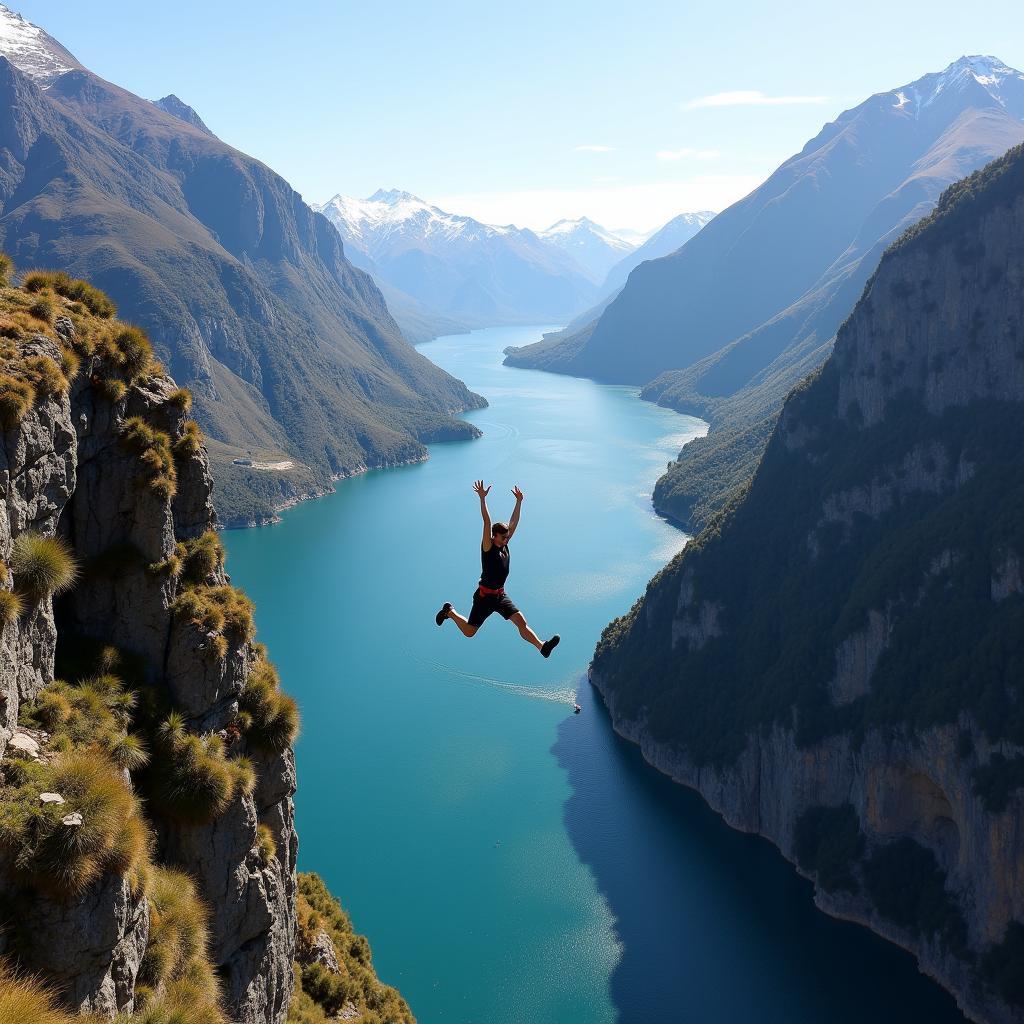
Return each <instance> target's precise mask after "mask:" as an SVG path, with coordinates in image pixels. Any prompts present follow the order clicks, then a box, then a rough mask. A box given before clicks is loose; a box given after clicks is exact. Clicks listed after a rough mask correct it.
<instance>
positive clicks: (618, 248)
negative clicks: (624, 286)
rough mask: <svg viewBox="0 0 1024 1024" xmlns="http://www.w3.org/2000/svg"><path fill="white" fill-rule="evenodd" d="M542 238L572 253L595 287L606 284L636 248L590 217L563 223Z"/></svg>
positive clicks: (541, 233)
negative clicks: (613, 268) (602, 283)
mask: <svg viewBox="0 0 1024 1024" xmlns="http://www.w3.org/2000/svg"><path fill="white" fill-rule="evenodd" d="M538 235H539V237H540V238H542V239H543V240H544V241H545V242H547V243H548V244H549V245H553V246H556V247H557V248H559V249H561V250H562V251H563V252H566V253H568V254H569V255H570V256H571V257H572V258H573V259H574V260H575V261H576V262H577V263H578V264H579V265H580V266H581V267H582V268H583V269H584V270H585V271H586V272H587V274H588V276H589V277H590V278H591V280H593V281H594V283H595V284H600V283H601V282H602V281H604V279H605V277H606V276H607V275H608V271H609V270H611V268H612V267H613V266H615V264H616V263H617V262H618V261H619V260H621V259H622V258H623V256H625V255H626V254H628V253H631V252H633V250H634V249H635V248H636V246H635V245H633V244H632V243H631V242H627V241H625V240H624V239H622V238H618V237H617V236H616V235H614V234H613V233H612V232H611V231H609V230H608V229H607V228H603V227H601V225H600V224H595V223H594V222H593V221H592V220H590V218H589V217H580V218H579V219H578V220H560V221H558V222H557V223H555V224H552V225H551V227H549V228H547V229H545V230H544V231H541V232H539V233H538Z"/></svg>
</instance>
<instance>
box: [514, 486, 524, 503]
mask: <svg viewBox="0 0 1024 1024" xmlns="http://www.w3.org/2000/svg"><path fill="white" fill-rule="evenodd" d="M512 493H513V494H514V495H515V498H516V501H522V500H523V492H522V491H521V490H519V485H518V484H517V485H516V486H515V487H513V488H512Z"/></svg>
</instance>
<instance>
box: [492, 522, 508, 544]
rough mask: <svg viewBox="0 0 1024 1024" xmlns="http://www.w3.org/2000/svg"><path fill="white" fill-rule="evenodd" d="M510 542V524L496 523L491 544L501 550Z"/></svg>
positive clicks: (493, 527)
mask: <svg viewBox="0 0 1024 1024" xmlns="http://www.w3.org/2000/svg"><path fill="white" fill-rule="evenodd" d="M507 542H508V524H507V523H495V524H494V525H493V526H492V527H491V543H492V544H497V545H498V547H499V548H500V547H501V546H502V545H504V544H506V543H507Z"/></svg>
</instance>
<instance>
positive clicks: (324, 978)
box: [288, 872, 415, 1024]
mask: <svg viewBox="0 0 1024 1024" xmlns="http://www.w3.org/2000/svg"><path fill="white" fill-rule="evenodd" d="M296 910H297V912H298V915H297V916H298V935H297V937H296V938H297V943H296V960H297V964H296V982H297V984H296V991H295V997H294V999H293V1001H292V1006H291V1009H290V1011H289V1014H288V1020H289V1024H323V1022H324V1021H327V1020H332V1019H336V1017H337V1014H338V1013H339V1011H340V1010H341V1009H342V1008H343V1007H344V1006H345V1004H346V1003H349V1002H351V1003H353V1004H354V1005H355V1008H356V1010H358V1011H359V1017H358V1018H356V1019H358V1020H359V1021H360V1022H363V1024H385V1022H386V1024H415V1018H414V1017H413V1015H412V1011H411V1010H410V1009H409V1007H408V1005H407V1004H406V1002H405V1000H404V999H403V998H402V997H401V995H400V994H399V993H398V992H397V990H395V989H393V988H390V987H389V986H387V985H383V984H381V982H380V979H379V978H378V977H377V975H376V973H375V972H374V969H373V959H372V957H371V955H370V945H369V943H368V942H367V941H366V939H365V938H364V937H363V936H362V935H357V934H356V933H355V931H354V930H353V928H352V922H351V921H350V920H349V916H348V914H346V913H345V911H344V910H342V908H341V904H340V903H338V901H337V900H336V899H335V898H334V897H333V896H332V895H331V894H330V892H329V891H328V889H327V886H326V885H324V883H323V880H322V879H321V878H320V876H319V875H316V874H313V873H305V872H303V873H300V874H299V895H298V901H297V907H296ZM320 932H326V934H327V935H328V936H329V938H330V940H331V942H332V943H333V944H334V950H335V953H336V954H337V957H338V963H339V966H340V967H341V972H340V973H339V974H334V973H331V972H330V971H328V970H327V969H326V968H325V967H324V966H323V965H322V964H319V963H315V962H310V957H309V954H310V952H311V951H312V949H313V944H314V942H315V941H316V939H317V936H318V935H319V934H320Z"/></svg>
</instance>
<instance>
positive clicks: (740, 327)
mask: <svg viewBox="0 0 1024 1024" xmlns="http://www.w3.org/2000/svg"><path fill="white" fill-rule="evenodd" d="M1022 122H1024V76H1022V75H1021V74H1020V73H1019V72H1017V71H1014V70H1012V69H1010V68H1007V67H1006V66H1005V65H1003V64H1002V63H1001V62H1000V61H998V60H996V59H995V58H991V57H965V58H962V59H961V60H959V61H956V62H955V63H954V64H951V65H950V66H949V67H948V68H947V69H946V70H945V71H944V72H942V73H941V74H931V75H925V76H924V77H923V78H921V79H919V80H918V81H916V82H914V83H911V84H910V85H906V86H903V87H902V88H900V89H895V90H891V91H888V92H883V93H878V94H876V95H875V96H872V97H871V98H870V99H868V100H866V101H865V102H864V103H862V104H860V106H858V107H855V108H853V109H852V110H848V111H846V112H845V113H843V114H842V115H840V116H839V118H837V119H836V120H835V121H834V122H832V123H831V124H828V125H826V126H825V127H824V128H823V129H822V131H821V132H820V133H819V134H818V135H817V136H816V137H815V138H814V139H812V140H811V141H810V142H808V143H807V145H806V146H804V148H803V150H802V151H801V152H800V153H798V154H796V155H795V156H794V157H792V158H791V159H789V160H787V161H786V162H785V163H784V164H783V165H782V166H781V167H779V168H778V170H776V171H775V172H774V173H773V174H772V175H771V177H769V178H768V180H767V181H766V182H765V183H764V184H763V185H761V186H760V187H759V188H757V189H756V190H755V191H754V192H752V193H751V194H750V195H749V196H747V197H746V198H745V199H742V200H740V202H738V203H735V204H734V205H733V206H731V207H729V209H728V210H726V211H724V212H723V213H720V214H719V215H718V216H717V217H715V218H714V219H713V220H712V221H711V222H710V223H709V224H708V225H707V226H706V227H705V228H704V229H703V230H702V231H701V232H700V233H699V234H698V235H697V236H695V237H694V238H693V239H691V240H690V241H689V242H687V243H686V244H685V245H684V246H683V247H682V248H681V249H679V250H678V251H677V252H675V253H674V254H672V255H671V256H667V257H664V258H662V259H659V260H651V261H649V262H647V263H646V264H642V265H641V266H639V267H637V268H636V270H635V271H634V272H633V273H632V274H631V275H630V278H629V280H628V282H627V284H626V286H625V287H624V288H623V290H622V292H621V294H620V295H619V296H618V297H617V298H616V299H615V300H614V301H613V302H612V303H611V304H610V305H609V306H608V308H607V309H606V310H605V312H604V313H603V315H602V316H601V317H600V319H599V320H598V322H597V324H596V325H595V326H593V328H592V329H590V330H588V331H587V334H586V337H582V333H583V332H581V336H579V337H575V338H567V339H564V340H563V341H562V343H561V346H560V347H559V346H554V347H552V346H545V347H538V348H537V349H532V348H530V347H527V348H524V349H521V350H520V351H518V352H516V353H515V354H514V355H513V356H511V357H510V362H512V363H514V364H515V365H521V366H531V365H536V366H538V367H541V368H544V369H549V370H556V371H559V372H564V373H579V374H584V375H586V376H594V377H597V378H600V379H602V380H610V381H618V382H621V383H635V384H644V383H646V382H648V381H651V380H652V379H653V378H655V377H656V376H657V375H659V374H661V373H663V372H664V371H667V370H673V369H684V368H686V367H691V368H692V369H691V370H689V371H687V377H686V381H685V386H684V385H683V384H682V383H680V382H678V381H675V379H674V378H673V379H672V381H671V382H670V383H663V385H662V392H664V391H666V390H667V389H668V388H669V387H670V386H671V388H672V389H674V395H675V396H676V397H674V398H673V399H672V401H673V402H676V403H678V404H679V405H680V406H682V405H685V406H686V407H687V408H692V409H697V408H699V406H698V403H697V402H696V401H695V400H694V394H697V395H699V396H704V397H706V398H707V399H709V400H713V399H719V398H723V397H728V396H731V395H733V394H735V393H736V392H737V391H739V390H740V389H742V388H743V387H745V386H747V385H748V384H751V383H753V382H754V379H755V378H756V377H757V375H758V374H765V373H771V372H772V370H773V365H772V364H773V363H774V362H775V360H776V359H778V358H779V357H780V356H781V355H782V354H783V353H786V352H787V350H789V349H790V347H791V346H795V350H796V352H797V355H796V356H794V357H793V358H795V359H799V358H800V355H802V354H803V352H804V350H805V349H806V347H807V346H814V344H815V343H817V345H821V344H823V343H825V342H827V341H828V340H829V339H830V337H831V336H832V334H833V333H834V332H835V329H836V328H837V327H838V325H839V323H841V322H842V319H843V317H844V316H845V315H846V313H847V312H848V311H849V308H850V304H851V303H852V300H853V298H855V296H856V294H857V291H858V289H859V287H860V286H861V285H862V284H863V281H864V280H865V279H866V278H867V275H868V274H869V273H870V272H871V269H872V267H873V265H874V263H875V261H876V260H877V258H878V256H879V255H880V253H881V251H882V249H883V248H884V247H885V245H886V244H887V243H888V242H889V241H891V240H892V239H893V238H895V237H896V236H897V235H898V234H899V233H900V231H902V230H903V228H905V227H906V226H907V225H908V224H910V223H913V221H915V220H916V219H918V218H919V217H921V216H922V215H923V214H925V213H927V212H928V210H929V209H930V208H931V206H932V204H933V203H934V202H935V200H936V199H937V197H938V195H939V193H940V192H941V190H942V188H943V187H945V186H946V185H947V184H949V183H950V182H952V181H955V180H956V179H957V178H959V177H960V176H962V175H963V174H965V173H969V172H970V171H972V170H974V169H976V168H977V167H980V166H982V165H983V164H984V163H986V162H987V161H988V160H990V159H992V158H993V157H995V156H997V155H999V154H1001V153H1003V152H1005V151H1006V149H1007V148H1009V146H1011V145H1013V144H1014V143H1016V142H1019V141H1020V140H1021V139H1022V138H1024V124H1022ZM847 299H848V300H849V301H846V300H847ZM716 354H717V355H716ZM712 356H715V357H716V358H715V359H714V360H713V361H711V362H710V363H706V364H701V366H700V367H697V366H696V364H698V363H700V361H701V360H704V359H707V358H708V357H712ZM787 358H789V356H787ZM778 397H781V396H778ZM668 400H669V399H668V398H667V397H666V401H668Z"/></svg>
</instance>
